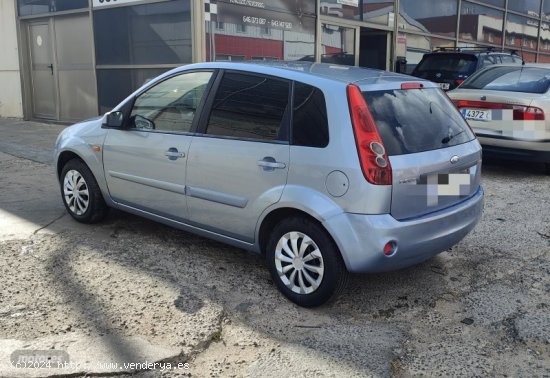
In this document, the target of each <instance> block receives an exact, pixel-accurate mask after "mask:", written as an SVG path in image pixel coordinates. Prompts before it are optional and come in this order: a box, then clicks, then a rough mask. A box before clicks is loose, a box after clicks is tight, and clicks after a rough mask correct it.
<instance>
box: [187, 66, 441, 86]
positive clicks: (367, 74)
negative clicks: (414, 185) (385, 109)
mask: <svg viewBox="0 0 550 378" xmlns="http://www.w3.org/2000/svg"><path fill="white" fill-rule="evenodd" d="M203 68H210V69H231V70H242V71H248V72H256V73H264V74H272V75H274V76H279V77H284V78H288V79H291V80H299V77H304V76H307V77H310V78H321V79H324V80H331V81H338V82H341V83H346V84H348V83H357V84H358V85H367V84H383V83H395V82H405V81H416V82H418V81H422V82H423V83H430V82H428V81H425V80H422V79H419V78H415V77H411V76H408V75H402V74H397V73H393V72H387V71H382V70H377V69H372V68H362V67H354V66H342V65H337V64H329V63H313V62H301V61H259V62H206V63H196V64H190V65H186V66H182V67H180V68H179V69H177V70H181V71H185V70H189V69H203ZM426 86H430V87H431V86H432V85H430V84H426Z"/></svg>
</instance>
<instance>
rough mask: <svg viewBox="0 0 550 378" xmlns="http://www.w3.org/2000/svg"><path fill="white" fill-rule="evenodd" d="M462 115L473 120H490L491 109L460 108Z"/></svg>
mask: <svg viewBox="0 0 550 378" xmlns="http://www.w3.org/2000/svg"><path fill="white" fill-rule="evenodd" d="M461 113H462V115H463V116H464V118H466V119H471V120H475V121H490V120H491V111H490V110H479V109H466V108H464V109H462V110H461Z"/></svg>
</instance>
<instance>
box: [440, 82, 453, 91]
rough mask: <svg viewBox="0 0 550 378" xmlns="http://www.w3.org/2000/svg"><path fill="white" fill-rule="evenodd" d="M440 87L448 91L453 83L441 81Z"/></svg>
mask: <svg viewBox="0 0 550 378" xmlns="http://www.w3.org/2000/svg"><path fill="white" fill-rule="evenodd" d="M439 87H440V88H441V89H443V90H444V91H447V90H449V88H450V87H451V84H449V83H439Z"/></svg>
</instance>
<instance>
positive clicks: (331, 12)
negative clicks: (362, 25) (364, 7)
mask: <svg viewBox="0 0 550 378" xmlns="http://www.w3.org/2000/svg"><path fill="white" fill-rule="evenodd" d="M320 11H321V14H323V15H327V16H333V17H342V18H347V19H351V20H360V19H361V0H347V1H342V0H322V1H321V8H320Z"/></svg>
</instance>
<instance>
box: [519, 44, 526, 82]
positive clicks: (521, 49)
mask: <svg viewBox="0 0 550 378" xmlns="http://www.w3.org/2000/svg"><path fill="white" fill-rule="evenodd" d="M519 53H520V54H521V65H522V66H525V59H523V37H521V39H520V40H519ZM520 75H521V74H520Z"/></svg>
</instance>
